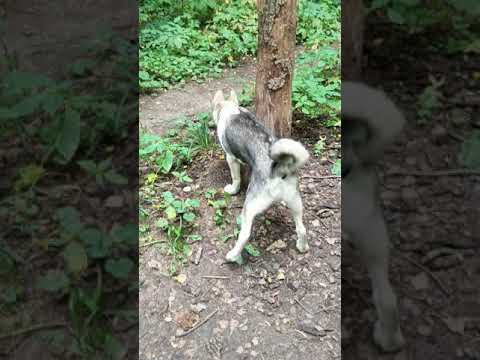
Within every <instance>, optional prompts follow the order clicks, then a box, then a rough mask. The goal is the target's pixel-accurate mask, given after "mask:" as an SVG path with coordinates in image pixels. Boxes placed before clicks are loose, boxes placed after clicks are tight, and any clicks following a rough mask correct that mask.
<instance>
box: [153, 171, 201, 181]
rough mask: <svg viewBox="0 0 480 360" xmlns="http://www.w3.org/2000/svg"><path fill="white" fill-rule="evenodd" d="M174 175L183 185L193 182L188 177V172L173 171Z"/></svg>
mask: <svg viewBox="0 0 480 360" xmlns="http://www.w3.org/2000/svg"><path fill="white" fill-rule="evenodd" d="M172 175H173V176H175V177H176V178H177V179H178V181H180V182H181V183H191V182H192V181H193V180H192V178H191V177H190V176H188V175H187V172H186V171H173V172H172ZM147 180H148V177H147Z"/></svg>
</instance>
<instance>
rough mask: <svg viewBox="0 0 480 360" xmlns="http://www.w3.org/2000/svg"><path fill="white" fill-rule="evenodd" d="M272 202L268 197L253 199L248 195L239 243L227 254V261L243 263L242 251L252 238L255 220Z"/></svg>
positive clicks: (242, 216)
mask: <svg viewBox="0 0 480 360" xmlns="http://www.w3.org/2000/svg"><path fill="white" fill-rule="evenodd" d="M271 203H272V200H271V199H270V198H267V197H258V198H251V196H250V195H249V194H247V198H246V200H245V205H244V206H243V210H242V215H241V220H242V224H241V229H240V234H239V235H238V239H237V242H236V243H235V246H234V247H233V249H232V250H230V251H229V252H228V253H227V256H226V259H227V261H230V262H237V263H242V262H243V261H242V251H243V248H244V247H245V245H246V244H247V242H248V239H249V238H250V234H251V231H252V225H253V220H254V219H255V216H257V215H258V214H260V213H262V212H263V211H265V210H266V209H267V208H268V207H269V206H270V204H271Z"/></svg>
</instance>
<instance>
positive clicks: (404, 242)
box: [342, 26, 480, 360]
mask: <svg viewBox="0 0 480 360" xmlns="http://www.w3.org/2000/svg"><path fill="white" fill-rule="evenodd" d="M378 44H381V45H378ZM405 44H408V45H405ZM431 45H432V43H431V40H430V38H424V37H422V36H408V35H407V34H405V33H401V32H398V31H392V30H391V29H390V28H389V29H387V28H383V27H382V26H378V27H377V26H373V27H371V28H370V29H369V30H368V33H367V38H366V46H367V54H368V59H369V64H368V68H367V70H366V72H365V79H366V82H367V83H369V84H371V85H373V86H376V87H379V88H383V89H384V90H385V91H386V92H387V93H388V94H390V95H391V97H392V98H393V100H394V101H395V102H396V103H398V104H399V105H400V107H401V108H402V110H403V111H405V114H406V117H407V121H408V124H407V125H406V127H405V129H404V132H403V134H402V135H401V137H400V138H399V139H398V140H397V141H396V143H395V144H394V145H393V146H392V147H390V149H389V150H388V152H387V154H386V155H385V157H384V161H383V166H380V168H381V171H380V179H381V182H382V192H381V198H382V202H383V206H384V209H385V216H386V219H387V223H388V226H389V230H390V234H391V240H392V243H393V245H394V250H393V251H392V257H391V266H390V271H391V272H390V278H391V280H392V284H393V287H394V288H395V289H396V292H397V296H398V300H399V312H400V317H401V325H402V328H403V331H404V335H405V338H406V341H407V347H406V349H405V351H403V352H401V353H399V354H391V355H385V354H380V353H379V352H378V350H377V349H376V348H375V347H374V346H373V344H372V341H371V333H372V325H373V321H374V319H375V317H376V315H375V312H374V308H373V305H372V300H371V291H370V289H371V287H370V282H369V280H368V278H367V276H366V272H365V268H364V267H363V266H362V265H361V264H360V263H359V261H358V257H357V256H356V255H355V254H354V253H353V251H352V249H350V247H348V244H347V243H343V244H342V245H343V247H342V357H344V358H345V359H358V360H361V359H396V360H398V359H455V358H458V359H480V300H479V299H480V296H479V295H480V286H479V284H480V271H479V270H480V257H479V255H480V254H479V245H478V244H479V242H478V240H479V238H480V231H479V230H480V229H479V226H478V223H479V222H478V219H479V212H478V209H479V204H480V201H479V200H480V197H479V194H480V192H479V190H480V182H479V180H480V176H478V175H477V176H475V175H473V174H460V175H457V176H447V175H442V174H441V173H437V172H436V171H437V170H446V169H450V170H451V169H460V168H462V167H463V166H462V165H461V164H460V163H459V156H458V155H459V153H460V150H461V147H462V144H463V142H464V139H465V138H467V137H468V136H469V134H470V133H471V132H472V131H474V130H475V128H477V129H478V127H479V123H480V118H479V112H478V109H479V108H478V106H479V105H480V98H479V97H478V91H479V82H478V80H476V81H475V80H474V78H475V73H477V75H478V72H479V71H480V64H479V63H478V61H476V59H474V58H475V57H474V56H463V55H457V56H451V55H447V54H446V53H445V51H441V50H438V51H433V50H432V46H431ZM392 49H395V51H392ZM393 53H394V54H395V55H392V54H393ZM392 56H395V57H396V59H392ZM429 76H433V77H434V78H435V79H436V80H437V81H438V80H440V79H441V78H444V80H445V82H444V85H443V86H441V87H440V88H439V89H438V91H439V92H440V93H441V94H442V95H441V96H439V97H438V104H439V105H438V107H437V108H435V109H433V110H432V111H431V114H429V116H428V119H426V121H425V122H424V123H422V121H421V118H420V117H419V111H418V106H419V100H418V99H419V95H420V94H421V93H422V91H423V90H424V89H425V87H427V86H429V85H431V83H430V81H429ZM399 172H403V174H400V175H399V174H398V173H399Z"/></svg>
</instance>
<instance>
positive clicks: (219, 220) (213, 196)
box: [205, 189, 232, 241]
mask: <svg viewBox="0 0 480 360" xmlns="http://www.w3.org/2000/svg"><path fill="white" fill-rule="evenodd" d="M205 198H207V200H208V205H209V206H211V207H213V209H214V214H213V221H214V222H215V225H217V226H223V225H225V224H230V217H231V215H232V213H231V211H230V209H229V207H228V204H229V203H230V200H231V195H230V194H228V193H225V192H224V193H222V194H219V193H218V192H217V191H216V190H215V189H209V190H207V191H206V192H205ZM227 240H228V239H227ZM224 241H225V240H224Z"/></svg>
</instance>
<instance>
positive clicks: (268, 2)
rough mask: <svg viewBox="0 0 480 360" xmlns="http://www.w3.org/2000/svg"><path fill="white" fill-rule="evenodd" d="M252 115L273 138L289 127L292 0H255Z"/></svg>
mask: <svg viewBox="0 0 480 360" xmlns="http://www.w3.org/2000/svg"><path fill="white" fill-rule="evenodd" d="M257 8H258V50H257V51H258V52H257V79H256V85H255V90H256V98H255V106H256V114H257V117H258V118H259V119H260V120H262V121H263V122H264V124H265V126H266V127H267V128H269V129H270V130H272V131H273V133H274V134H275V135H276V136H279V137H289V136H290V134H291V127H292V79H293V68H294V62H295V35H296V29H297V1H296V0H258V1H257Z"/></svg>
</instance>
